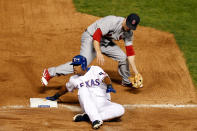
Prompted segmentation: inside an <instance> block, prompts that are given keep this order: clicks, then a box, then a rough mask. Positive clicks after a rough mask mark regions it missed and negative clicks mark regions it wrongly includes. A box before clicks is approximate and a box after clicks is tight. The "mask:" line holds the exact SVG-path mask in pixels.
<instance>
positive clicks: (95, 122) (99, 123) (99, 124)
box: [92, 120, 103, 129]
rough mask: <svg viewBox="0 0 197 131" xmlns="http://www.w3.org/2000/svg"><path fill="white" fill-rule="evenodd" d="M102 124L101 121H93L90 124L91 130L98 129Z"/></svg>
mask: <svg viewBox="0 0 197 131" xmlns="http://www.w3.org/2000/svg"><path fill="white" fill-rule="evenodd" d="M102 124H103V122H102V121H99V120H95V121H94V122H93V123H92V128H93V129H99V128H100V127H101V126H102Z"/></svg>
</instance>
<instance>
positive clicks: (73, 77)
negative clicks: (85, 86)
mask: <svg viewBox="0 0 197 131" xmlns="http://www.w3.org/2000/svg"><path fill="white" fill-rule="evenodd" d="M78 77H79V76H78V75H73V76H71V77H70V80H74V79H76V78H78Z"/></svg>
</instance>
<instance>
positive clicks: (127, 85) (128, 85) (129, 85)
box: [121, 83, 133, 88]
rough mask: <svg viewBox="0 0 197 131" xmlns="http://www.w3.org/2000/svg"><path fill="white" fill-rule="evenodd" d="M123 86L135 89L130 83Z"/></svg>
mask: <svg viewBox="0 0 197 131" xmlns="http://www.w3.org/2000/svg"><path fill="white" fill-rule="evenodd" d="M121 85H122V86H124V87H131V88H132V87H133V84H132V83H129V84H126V83H122V84H121Z"/></svg>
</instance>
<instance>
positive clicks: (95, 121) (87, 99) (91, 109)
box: [74, 87, 103, 129]
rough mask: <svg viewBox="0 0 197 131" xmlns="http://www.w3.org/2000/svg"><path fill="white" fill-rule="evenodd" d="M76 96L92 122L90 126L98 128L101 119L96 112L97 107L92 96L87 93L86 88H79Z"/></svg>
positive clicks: (101, 122)
mask: <svg viewBox="0 0 197 131" xmlns="http://www.w3.org/2000/svg"><path fill="white" fill-rule="evenodd" d="M78 98H79V102H80V106H81V108H82V110H84V112H85V113H86V114H87V115H88V117H89V119H90V121H91V122H92V127H93V128H95V129H97V128H99V127H100V126H101V125H102V124H103V121H102V119H101V116H100V114H99V113H98V109H97V107H96V105H95V102H94V97H93V96H92V95H91V94H90V93H89V90H88V88H86V87H84V88H83V87H82V88H79V90H78ZM74 118H75V117H74ZM74 121H75V120H74Z"/></svg>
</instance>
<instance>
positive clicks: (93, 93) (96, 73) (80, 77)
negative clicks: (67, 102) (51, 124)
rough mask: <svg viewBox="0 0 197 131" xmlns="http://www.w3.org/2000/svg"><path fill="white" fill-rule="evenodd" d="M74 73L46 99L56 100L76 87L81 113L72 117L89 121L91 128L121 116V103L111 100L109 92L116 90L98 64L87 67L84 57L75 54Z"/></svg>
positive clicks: (78, 120) (122, 109)
mask: <svg viewBox="0 0 197 131" xmlns="http://www.w3.org/2000/svg"><path fill="white" fill-rule="evenodd" d="M70 65H72V66H73V71H74V75H73V76H71V77H70V80H69V81H68V82H67V83H66V86H65V87H62V89H61V90H60V91H59V92H58V93H56V94H55V95H54V96H51V97H46V99H48V100H53V101H54V100H57V99H58V98H59V97H60V96H61V95H63V94H65V93H67V92H72V91H73V90H75V89H78V99H79V103H80V106H81V108H82V111H83V113H82V114H77V115H75V116H74V117H73V120H74V121H75V122H80V121H91V122H92V128H93V129H98V128H100V126H101V125H102V124H103V121H106V120H111V119H114V118H119V117H121V116H122V115H123V114H124V112H125V110H124V108H123V106H122V105H120V104H117V103H114V102H111V97H110V92H114V93H115V92H116V91H115V90H114V89H113V87H112V84H111V80H110V78H109V76H108V75H107V74H106V73H105V72H104V71H103V70H102V69H101V68H100V67H98V66H91V67H90V68H87V61H86V58H85V57H83V56H81V55H77V56H75V57H73V59H72V63H71V64H70Z"/></svg>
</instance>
